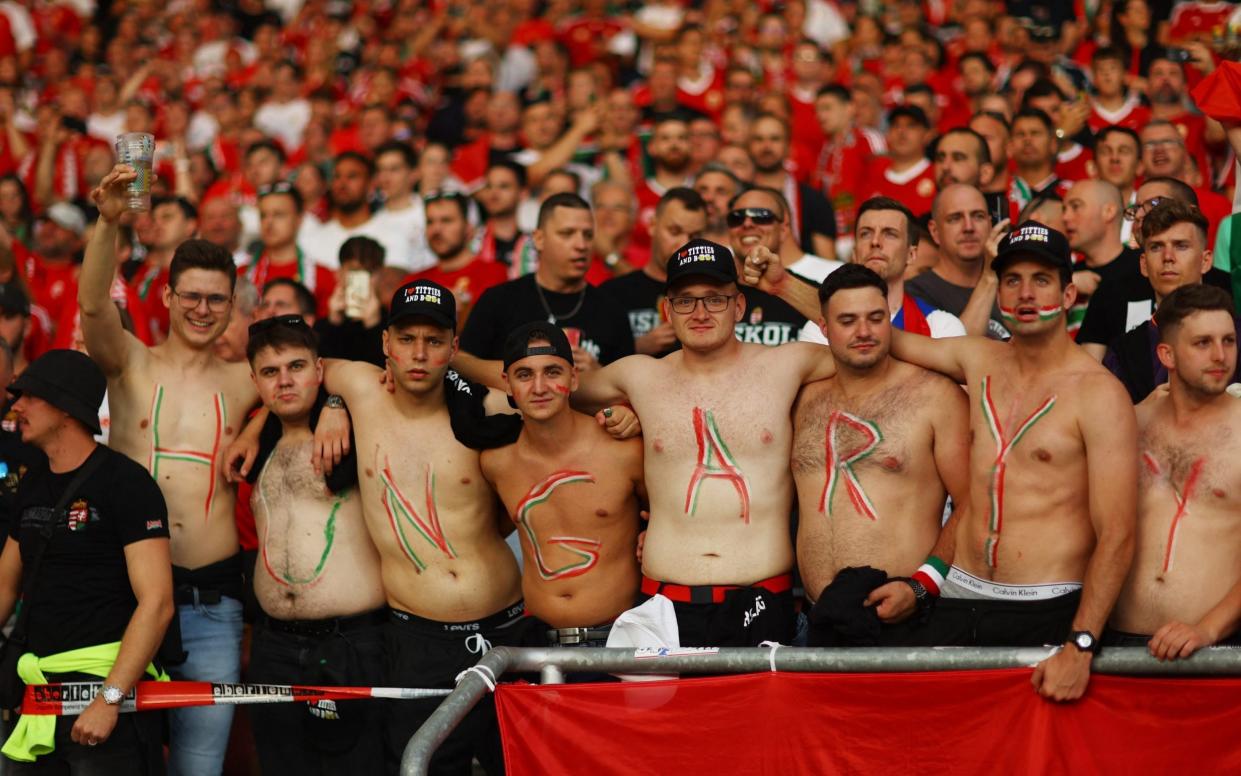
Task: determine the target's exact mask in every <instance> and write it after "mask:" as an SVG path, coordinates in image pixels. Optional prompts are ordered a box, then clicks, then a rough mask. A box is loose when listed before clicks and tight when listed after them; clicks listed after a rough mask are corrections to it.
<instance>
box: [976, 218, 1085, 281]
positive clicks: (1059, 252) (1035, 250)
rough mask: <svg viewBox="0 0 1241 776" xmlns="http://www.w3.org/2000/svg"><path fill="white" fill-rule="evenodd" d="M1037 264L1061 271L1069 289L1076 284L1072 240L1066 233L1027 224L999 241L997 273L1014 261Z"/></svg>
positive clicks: (1031, 222) (992, 263) (1047, 227)
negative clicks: (1073, 283) (1072, 284)
mask: <svg viewBox="0 0 1241 776" xmlns="http://www.w3.org/2000/svg"><path fill="white" fill-rule="evenodd" d="M1026 260H1029V261H1037V262H1041V263H1043V264H1046V265H1048V266H1050V267H1052V268H1054V269H1056V270H1057V271H1059V272H1060V280H1061V281H1063V282H1064V284H1065V285H1066V286H1067V285H1068V284H1069V283H1071V282H1073V256H1072V254H1071V253H1070V251H1069V241H1068V239H1066V238H1065V236H1064V235H1063V234H1061V233H1060V232H1058V231H1056V230H1055V229H1052V228H1051V227H1050V226H1047V225H1046V224H1040V223H1039V222H1038V221H1025V222H1023V223H1022V224H1021V225H1020V226H1018V227H1017V228H1016V229H1014V230H1013V231H1011V232H1009V233H1008V235H1007V236H1006V237H1005V238H1004V239H1003V240H1001V241H1000V248H999V252H998V253H997V254H996V257H995V261H993V262H991V268H992V269H994V270H995V274H997V275H1000V274H1003V272H1004V270H1005V269H1006V268H1007V267H1008V266H1009V265H1010V264H1012V263H1013V262H1015V261H1026Z"/></svg>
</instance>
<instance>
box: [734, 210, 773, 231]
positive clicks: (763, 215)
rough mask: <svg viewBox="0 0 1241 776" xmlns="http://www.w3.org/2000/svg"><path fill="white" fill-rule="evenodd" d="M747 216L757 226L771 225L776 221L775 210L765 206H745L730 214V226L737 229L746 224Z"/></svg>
mask: <svg viewBox="0 0 1241 776" xmlns="http://www.w3.org/2000/svg"><path fill="white" fill-rule="evenodd" d="M747 218H748V219H750V221H751V222H752V223H753V224H754V225H755V226H771V225H772V224H774V223H775V222H776V214H775V212H773V211H771V210H768V209H767V208H765V207H743V208H738V209H736V210H734V211H732V212H731V213H729V214H728V219H727V220H728V228H729V229H736V228H737V227H739V226H741V225H742V224H744V223H745V220H746V219H747Z"/></svg>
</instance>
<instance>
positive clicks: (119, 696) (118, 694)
mask: <svg viewBox="0 0 1241 776" xmlns="http://www.w3.org/2000/svg"><path fill="white" fill-rule="evenodd" d="M124 699H125V693H124V692H122V691H121V688H119V687H106V688H104V691H103V702H104V703H106V704H108V705H109V706H115V705H116V704H118V703H120V702H121V701H122V700H124Z"/></svg>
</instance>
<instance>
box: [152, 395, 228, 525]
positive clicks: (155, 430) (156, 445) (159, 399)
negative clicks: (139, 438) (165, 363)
mask: <svg viewBox="0 0 1241 776" xmlns="http://www.w3.org/2000/svg"><path fill="white" fill-rule="evenodd" d="M212 404H213V406H214V408H215V436H214V438H213V439H212V442H211V449H210V450H208V451H203V450H178V449H174V448H170V447H164V446H162V445H161V444H160V441H159V416H160V412H161V410H162V409H163V406H164V386H163V385H161V384H159V383H156V384H155V390H154V392H153V393H152V394H151V414H150V417H151V450H150V453H149V455H148V457H147V471H149V472H150V473H151V478H152V479H155V480H158V479H159V462H160V461H181V462H183V463H197V464H202V465H204V466H206V467H207V468H208V473H207V477H208V481H207V498H206V503H205V504H204V505H203V522H206V521H207V520H208V519H209V518H210V517H211V505H212V504H213V503H214V502H215V485H216V483H215V480H216V471H215V467H216V460H217V459H218V457H219V453H220V440H221V438H222V437H223V435H224V424H225V423H227V422H228V411H227V408H226V405H225V403H224V394H223V393H217V394H215V396H214V397H213V400H212Z"/></svg>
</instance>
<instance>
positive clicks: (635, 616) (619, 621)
mask: <svg viewBox="0 0 1241 776" xmlns="http://www.w3.org/2000/svg"><path fill="white" fill-rule="evenodd" d="M607 645H608V646H609V647H619V648H626V647H635V648H636V647H676V648H679V647H680V646H681V635H680V631H679V630H678V629H677V614H676V611H675V610H674V609H673V608H672V601H669V600H668V599H667V598H666V597H665V596H662V595H653V596H651V597H650V598H649V599H647V600H646V601H645V602H643V603H642V604H641V605H639V606H635V607H634V608H632V609H629V610H626V611H624V612H621V613H620V616H618V617H617V618H616V620H615V622H613V623H612V631H611V632H610V633H609V634H608V644H607ZM616 676H617V677H618V678H620V679H621V680H623V681H627V682H648V681H655V680H658V679H676V678H677V674H616Z"/></svg>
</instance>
